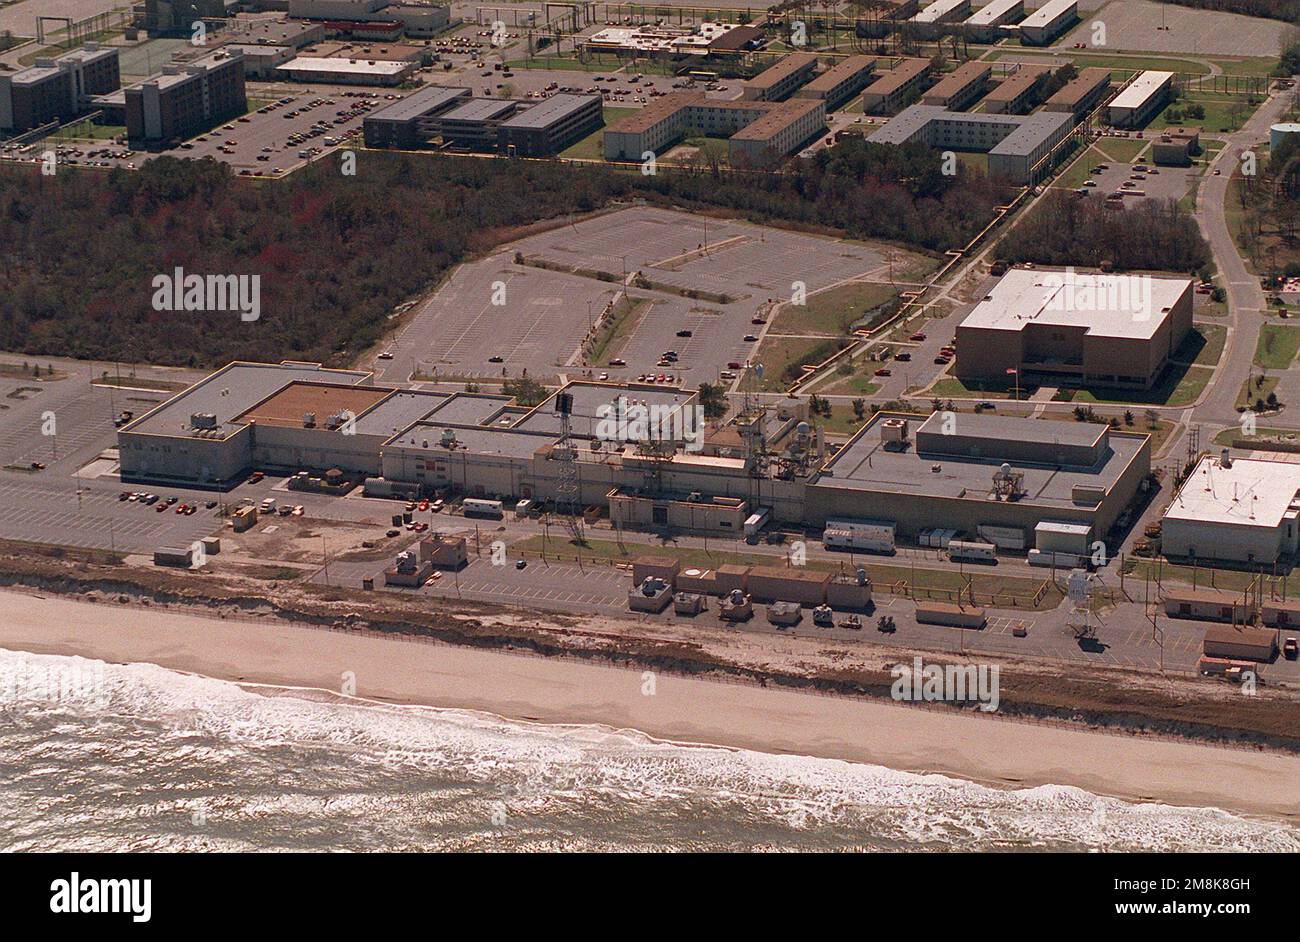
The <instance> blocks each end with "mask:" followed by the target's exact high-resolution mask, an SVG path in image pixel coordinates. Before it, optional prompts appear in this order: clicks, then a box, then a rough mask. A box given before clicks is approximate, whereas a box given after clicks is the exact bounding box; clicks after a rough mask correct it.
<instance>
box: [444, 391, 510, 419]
mask: <svg viewBox="0 0 1300 942" xmlns="http://www.w3.org/2000/svg"><path fill="white" fill-rule="evenodd" d="M509 403H510V397H509V396H488V395H483V394H480V393H456V394H455V395H454V396H451V397H449V398H448V399H447V400H446V401H444V402H443V404H442V405H440V406H438V408H437V409H436V410H434V411H433V412H430V413H429V414H428V416H427V418H428V420H429V421H430V422H438V423H440V424H443V425H482V424H483V423H484V422H486V421H487V420H488V419H490V418H492V416H494V415H496V414H497V413H498V412H500V411H501V409H502V408H503V407H505V406H506V405H508V404H509Z"/></svg>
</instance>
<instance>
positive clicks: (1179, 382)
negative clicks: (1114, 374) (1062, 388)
mask: <svg viewBox="0 0 1300 942" xmlns="http://www.w3.org/2000/svg"><path fill="white" fill-rule="evenodd" d="M1213 377H1214V370H1213V369H1211V368H1210V367H1208V366H1192V367H1183V366H1177V365H1174V366H1171V367H1170V368H1169V369H1167V370H1165V374H1164V377H1163V378H1162V379H1161V381H1160V383H1159V384H1158V385H1156V386H1154V387H1152V388H1151V389H1150V390H1146V391H1144V390H1140V389H1108V388H1103V387H1100V386H1098V387H1092V388H1089V389H1079V390H1076V391H1075V393H1074V398H1073V399H1072V400H1070V401H1071V402H1078V403H1083V404H1087V403H1093V402H1115V403H1129V402H1131V403H1136V404H1139V405H1152V406H1186V405H1191V404H1192V403H1193V402H1195V401H1196V399H1197V397H1198V396H1200V394H1201V392H1202V391H1203V390H1204V389H1205V387H1206V385H1207V384H1208V383H1209V382H1210V380H1211V379H1212V378H1213Z"/></svg>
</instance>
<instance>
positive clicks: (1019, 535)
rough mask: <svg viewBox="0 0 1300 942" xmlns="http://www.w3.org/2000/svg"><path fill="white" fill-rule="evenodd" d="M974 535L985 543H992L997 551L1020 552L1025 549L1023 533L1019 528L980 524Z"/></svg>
mask: <svg viewBox="0 0 1300 942" xmlns="http://www.w3.org/2000/svg"><path fill="white" fill-rule="evenodd" d="M975 535H976V536H978V537H979V538H980V539H981V540H983V541H984V542H986V543H992V544H993V545H994V546H996V547H998V548H999V549H1008V550H1022V549H1024V548H1025V531H1024V529H1023V528H1021V527H1000V526H994V525H992V524H981V525H980V526H978V527H976V528H975Z"/></svg>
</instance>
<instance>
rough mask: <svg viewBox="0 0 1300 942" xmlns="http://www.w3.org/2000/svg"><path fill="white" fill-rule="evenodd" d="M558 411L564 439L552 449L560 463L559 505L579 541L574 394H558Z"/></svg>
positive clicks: (580, 529) (580, 513)
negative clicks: (573, 428) (574, 440)
mask: <svg viewBox="0 0 1300 942" xmlns="http://www.w3.org/2000/svg"><path fill="white" fill-rule="evenodd" d="M555 412H556V414H557V415H558V416H559V417H560V440H559V441H558V442H556V443H555V447H554V448H553V449H552V450H551V457H553V458H554V459H555V460H557V461H559V462H560V466H559V467H560V479H559V483H558V484H557V485H556V488H555V508H556V510H557V511H558V512H559V514H560V516H561V517H563V518H564V526H565V527H566V528H567V529H568V531H569V532H570V533H571V534H573V538H574V539H575V540H581V539H582V491H581V487H580V482H579V480H578V450H577V448H576V447H575V446H574V444H573V436H572V431H573V430H572V427H571V425H570V416H572V415H573V393H568V392H563V391H561V392H559V393H556V396H555Z"/></svg>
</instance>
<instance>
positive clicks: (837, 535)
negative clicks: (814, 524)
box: [822, 520, 895, 553]
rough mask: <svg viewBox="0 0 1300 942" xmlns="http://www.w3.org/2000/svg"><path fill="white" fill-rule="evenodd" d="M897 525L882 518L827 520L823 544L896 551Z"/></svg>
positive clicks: (872, 550)
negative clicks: (895, 535) (895, 536)
mask: <svg viewBox="0 0 1300 942" xmlns="http://www.w3.org/2000/svg"><path fill="white" fill-rule="evenodd" d="M894 534H895V525H894V524H892V523H887V522H885V521H880V520H827V521H826V529H825V530H824V531H823V532H822V545H823V546H825V547H826V548H827V549H841V550H856V551H859V552H864V553H892V552H894Z"/></svg>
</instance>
